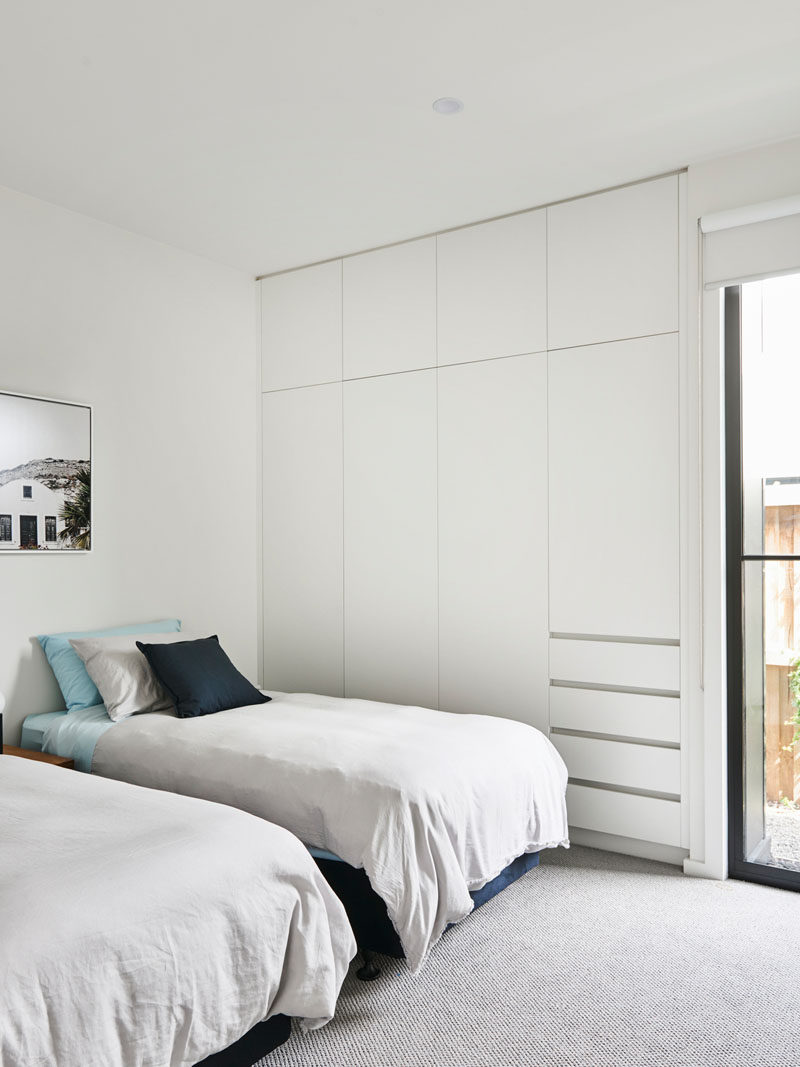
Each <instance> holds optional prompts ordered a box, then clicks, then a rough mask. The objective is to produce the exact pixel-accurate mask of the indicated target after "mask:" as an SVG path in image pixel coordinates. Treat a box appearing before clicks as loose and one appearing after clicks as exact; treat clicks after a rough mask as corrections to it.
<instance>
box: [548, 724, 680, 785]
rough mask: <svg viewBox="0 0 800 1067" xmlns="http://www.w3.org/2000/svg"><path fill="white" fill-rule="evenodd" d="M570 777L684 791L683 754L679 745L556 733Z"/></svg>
mask: <svg viewBox="0 0 800 1067" xmlns="http://www.w3.org/2000/svg"><path fill="white" fill-rule="evenodd" d="M550 740H551V741H552V742H553V744H554V745H555V746H556V748H557V749H558V751H559V752H560V753H561V756H562V758H563V760H564V762H565V763H566V765H567V770H568V771H569V776H570V778H582V779H584V781H589V782H602V783H603V784H605V785H621V786H625V787H626V788H628V789H643V790H647V791H648V792H652V793H674V794H675V795H676V796H678V795H679V794H680V791H681V754H680V751H679V750H678V749H677V748H655V747H653V746H651V745H633V744H627V743H626V742H624V741H603V740H600V739H598V738H596V737H573V736H570V735H568V734H552V735H551V737H550Z"/></svg>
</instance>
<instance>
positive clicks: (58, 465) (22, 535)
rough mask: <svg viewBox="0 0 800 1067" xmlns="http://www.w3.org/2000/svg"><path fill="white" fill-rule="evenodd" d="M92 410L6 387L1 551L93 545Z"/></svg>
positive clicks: (0, 416)
mask: <svg viewBox="0 0 800 1067" xmlns="http://www.w3.org/2000/svg"><path fill="white" fill-rule="evenodd" d="M91 547H92V409H91V408H90V407H89V406H88V405H86V404H68V403H65V402H64V401H63V400H45V399H43V398H41V397H33V396H21V395H18V394H15V393H2V392H0V552H89V551H91Z"/></svg>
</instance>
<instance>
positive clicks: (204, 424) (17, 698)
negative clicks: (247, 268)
mask: <svg viewBox="0 0 800 1067" xmlns="http://www.w3.org/2000/svg"><path fill="white" fill-rule="evenodd" d="M0 234H2V238H1V239H0V389H2V390H6V391H11V392H20V393H29V394H34V395H39V396H46V397H54V398H58V399H63V400H74V401H82V402H85V403H90V404H92V405H93V406H94V454H93V457H92V458H93V465H94V472H93V473H94V501H93V505H94V509H93V510H94V523H93V531H92V532H93V538H92V540H93V546H94V547H93V551H92V552H91V553H90V554H87V555H80V554H75V555H72V554H69V555H66V554H64V555H62V554H60V553H55V552H53V553H33V552H32V553H24V554H20V555H19V556H16V555H13V554H9V555H3V556H0V690H1V691H3V692H4V693H5V695H6V698H7V701H8V706H7V708H6V712H5V719H4V722H5V729H6V740H7V741H8V742H9V743H13V742H14V741H15V740H16V738H17V731H18V726H19V724H20V722H21V721H22V719H23V718H24V716H25V715H27V714H29V713H30V712H37V711H49V710H55V709H57V708H59V707H62V706H63V704H62V703H61V697H60V693H59V691H58V688H57V686H56V683H55V680H54V679H53V677H52V674H51V673H50V671H49V668H48V667H47V664H46V661H45V660H44V657H43V655H42V653H41V651H40V649H39V646H38V643H37V642H36V641H35V635H36V634H37V633H47V632H55V631H59V630H69V629H82V628H95V627H101V626H106V625H114V624H122V623H128V622H136V621H139V620H148V619H157V618H161V617H164V616H173V615H177V616H179V617H180V618H182V620H183V624H184V628H185V629H186V630H190V631H193V632H195V633H203V634H207V633H211V632H214V633H218V634H219V636H220V640H221V642H222V644H223V646H224V647H225V649H226V650H227V651H228V653H229V654H230V656H231V658H232V659H233V660H234V662H235V663H236V664H237V666H238V667H239V668H240V669H241V670H242V671H243V672H244V673H245V674H248V675H249V676H250V677H252V678H255V676H256V661H257V657H256V634H257V625H256V615H257V595H256V573H257V570H256V515H257V501H256V495H255V493H254V492H253V486H254V485H255V483H256V452H257V407H256V403H255V401H254V398H253V393H254V391H255V389H256V381H257V377H256V363H255V334H256V331H255V305H254V299H255V297H254V288H255V287H254V286H253V283H252V280H251V279H250V278H249V277H248V276H247V275H245V274H242V273H239V272H236V271H233V270H230V269H228V268H225V267H220V266H217V265H215V264H212V263H210V262H207V261H205V260H203V259H199V258H197V257H194V256H191V255H188V254H185V253H183V252H179V251H176V250H174V249H172V248H169V247H167V246H165V245H161V244H157V243H155V242H152V241H148V240H144V239H142V238H140V237H137V236H134V235H132V234H129V233H127V232H124V231H122V230H118V229H115V228H113V227H110V226H106V225H103V224H100V223H97V222H94V221H92V220H90V219H88V218H85V217H83V216H81V215H77V214H73V213H71V212H69V211H65V210H63V209H61V208H57V207H53V206H51V205H49V204H45V203H42V202H41V201H37V200H34V199H32V198H30V197H26V196H22V195H20V194H18V193H15V192H11V191H8V190H0ZM1 462H2V457H0V463H1Z"/></svg>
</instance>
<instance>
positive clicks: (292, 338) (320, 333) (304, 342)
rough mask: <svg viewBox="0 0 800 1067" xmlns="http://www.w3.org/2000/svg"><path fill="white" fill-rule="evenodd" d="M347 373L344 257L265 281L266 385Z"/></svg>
mask: <svg viewBox="0 0 800 1067" xmlns="http://www.w3.org/2000/svg"><path fill="white" fill-rule="evenodd" d="M341 376H342V263H341V260H336V261H335V262H333V263H320V264H319V265H318V266H316V267H304V268H303V269H302V270H293V271H289V273H287V274H276V275H274V276H273V277H272V278H264V280H263V281H262V282H261V388H262V389H263V390H264V392H267V391H268V390H273V389H293V388H296V387H297V386H301V385H319V384H321V383H324V382H336V381H339V379H340V378H341Z"/></svg>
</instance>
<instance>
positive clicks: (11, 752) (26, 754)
mask: <svg viewBox="0 0 800 1067" xmlns="http://www.w3.org/2000/svg"><path fill="white" fill-rule="evenodd" d="M3 755H4V756H19V757H21V758H22V759H32V760H36V762H37V763H52V764H53V766H54V767H68V768H69V769H70V770H74V769H75V760H73V759H67V757H66V756H51V755H50V753H49V752H34V751H33V749H30V748H17V747H16V745H3Z"/></svg>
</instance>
